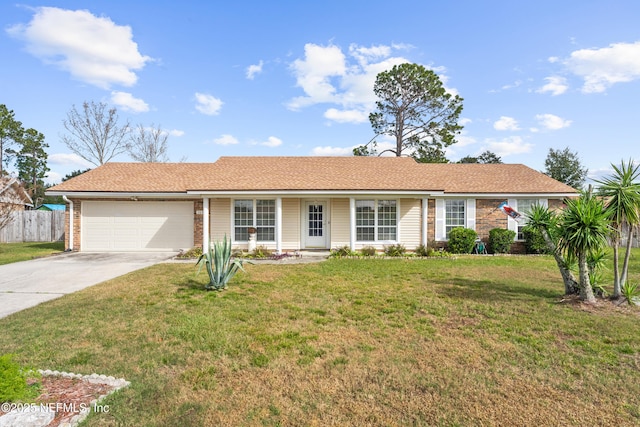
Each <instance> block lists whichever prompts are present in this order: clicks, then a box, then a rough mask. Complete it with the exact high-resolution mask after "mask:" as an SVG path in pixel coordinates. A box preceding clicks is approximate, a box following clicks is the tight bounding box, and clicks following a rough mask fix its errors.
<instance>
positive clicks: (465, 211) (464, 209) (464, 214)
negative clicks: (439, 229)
mask: <svg viewBox="0 0 640 427" xmlns="http://www.w3.org/2000/svg"><path fill="white" fill-rule="evenodd" d="M448 202H462V225H459V224H456V225H450V224H449V223H448V222H447V205H448ZM467 204H468V203H467V199H445V200H444V206H443V212H442V214H443V232H444V236H443V237H444V240H445V241H448V240H449V233H451V230H453V229H454V228H460V227H463V228H465V227H467V214H468V208H467ZM448 227H451V228H450V229H449V230H448V231H447V228H448Z"/></svg>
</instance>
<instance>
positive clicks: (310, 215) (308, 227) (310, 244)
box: [304, 201, 328, 249]
mask: <svg viewBox="0 0 640 427" xmlns="http://www.w3.org/2000/svg"><path fill="white" fill-rule="evenodd" d="M327 218H328V212H327V203H326V202H317V201H313V202H305V227H304V228H305V241H304V243H305V248H309V249H312V248H318V249H326V248H327V241H328V240H327Z"/></svg>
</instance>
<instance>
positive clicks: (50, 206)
mask: <svg viewBox="0 0 640 427" xmlns="http://www.w3.org/2000/svg"><path fill="white" fill-rule="evenodd" d="M65 209H67V206H66V205H58V204H54V203H43V204H41V205H40V206H38V209H36V210H37V211H48V212H51V211H64V210H65Z"/></svg>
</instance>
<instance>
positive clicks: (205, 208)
mask: <svg viewBox="0 0 640 427" xmlns="http://www.w3.org/2000/svg"><path fill="white" fill-rule="evenodd" d="M205 252H209V198H208V197H203V198H202V253H205Z"/></svg>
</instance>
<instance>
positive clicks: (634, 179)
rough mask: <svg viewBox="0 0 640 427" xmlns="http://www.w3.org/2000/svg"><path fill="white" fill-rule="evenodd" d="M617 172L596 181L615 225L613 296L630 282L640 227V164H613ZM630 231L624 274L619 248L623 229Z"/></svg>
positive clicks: (616, 296) (630, 162)
mask: <svg viewBox="0 0 640 427" xmlns="http://www.w3.org/2000/svg"><path fill="white" fill-rule="evenodd" d="M611 166H612V167H613V170H614V173H613V174H612V175H611V176H609V177H607V178H605V179H603V180H596V182H597V183H598V184H599V189H598V194H600V195H601V196H603V197H605V198H606V199H607V203H606V209H607V215H608V218H609V220H610V221H611V223H612V226H613V233H612V239H611V240H612V246H613V297H614V298H619V297H620V296H621V286H622V285H623V284H624V283H626V281H627V272H628V269H629V256H630V254H631V243H632V240H633V231H634V228H635V227H636V226H637V225H638V224H640V182H638V178H639V177H640V164H638V165H634V164H633V162H632V161H631V160H629V161H628V162H625V161H624V160H623V161H622V162H621V165H620V166H615V165H611ZM625 228H626V232H627V247H626V252H625V256H624V264H623V266H622V273H621V272H620V269H619V262H618V256H619V247H620V240H621V238H622V234H623V230H624V229H625Z"/></svg>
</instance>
